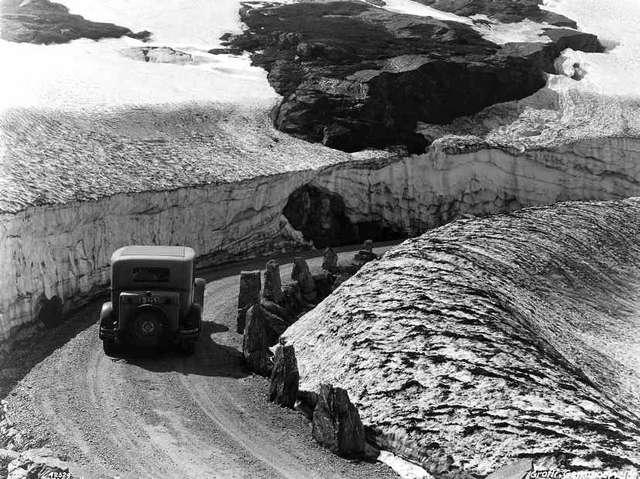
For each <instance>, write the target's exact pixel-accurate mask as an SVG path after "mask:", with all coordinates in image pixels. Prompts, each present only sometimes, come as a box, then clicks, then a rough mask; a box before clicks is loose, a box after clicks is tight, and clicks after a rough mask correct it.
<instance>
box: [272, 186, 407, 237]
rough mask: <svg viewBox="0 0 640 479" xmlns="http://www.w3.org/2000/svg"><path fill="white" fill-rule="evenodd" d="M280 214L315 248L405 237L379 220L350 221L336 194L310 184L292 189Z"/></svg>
mask: <svg viewBox="0 0 640 479" xmlns="http://www.w3.org/2000/svg"><path fill="white" fill-rule="evenodd" d="M283 214H284V216H285V217H286V218H287V220H289V223H291V225H292V226H293V227H294V228H295V229H297V230H298V231H300V232H301V233H302V234H303V235H304V237H305V239H307V240H310V241H312V242H313V244H314V246H315V247H316V248H324V247H326V246H340V245H348V244H355V243H362V242H363V241H364V240H366V239H371V240H374V241H383V240H392V239H399V238H404V237H406V233H405V232H404V231H402V230H401V229H400V228H398V227H395V226H394V225H391V224H388V223H386V222H383V221H381V220H369V221H364V222H356V223H354V222H352V221H351V219H350V218H349V216H348V215H347V211H346V207H345V203H344V200H343V198H342V197H341V196H340V195H338V194H336V193H333V192H331V191H329V190H326V189H324V188H318V187H316V186H312V185H304V186H302V187H300V188H298V189H297V190H296V191H294V192H293V193H292V194H291V196H289V200H288V201H287V204H286V205H285V207H284V210H283Z"/></svg>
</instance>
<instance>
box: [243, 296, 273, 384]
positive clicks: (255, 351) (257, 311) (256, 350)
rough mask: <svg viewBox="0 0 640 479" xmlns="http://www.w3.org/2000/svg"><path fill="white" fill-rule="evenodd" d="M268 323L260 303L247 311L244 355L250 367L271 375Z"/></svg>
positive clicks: (260, 372) (258, 372) (259, 372)
mask: <svg viewBox="0 0 640 479" xmlns="http://www.w3.org/2000/svg"><path fill="white" fill-rule="evenodd" d="M269 346H270V344H269V340H268V325H267V324H266V319H265V316H264V314H263V309H262V307H261V306H260V305H259V304H254V305H253V306H251V307H250V308H249V311H248V312H247V325H246V327H245V330H244V336H243V338H242V355H243V356H244V360H245V362H246V364H247V366H248V367H249V369H250V370H251V371H253V372H255V373H257V374H260V375H262V376H269V375H270V374H271V369H272V367H273V363H272V361H271V356H272V354H271V351H270V350H269Z"/></svg>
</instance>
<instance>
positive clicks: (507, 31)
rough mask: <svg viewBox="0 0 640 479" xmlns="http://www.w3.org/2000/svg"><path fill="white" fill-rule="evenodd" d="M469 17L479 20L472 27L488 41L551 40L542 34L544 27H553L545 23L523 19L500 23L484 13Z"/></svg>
mask: <svg viewBox="0 0 640 479" xmlns="http://www.w3.org/2000/svg"><path fill="white" fill-rule="evenodd" d="M471 18H473V19H474V20H476V22H477V21H478V20H480V22H477V23H475V24H474V26H473V28H474V30H476V31H477V32H478V33H480V35H482V36H483V37H484V38H485V39H487V40H489V41H490V42H494V43H497V44H500V45H502V44H505V43H511V42H544V43H548V42H550V41H551V39H550V38H549V37H547V36H546V35H545V34H544V28H553V26H552V25H548V24H546V23H538V22H533V21H531V20H529V19H525V20H523V21H521V22H515V23H502V22H496V21H494V20H491V19H489V17H487V16H486V15H473V16H472V17H471Z"/></svg>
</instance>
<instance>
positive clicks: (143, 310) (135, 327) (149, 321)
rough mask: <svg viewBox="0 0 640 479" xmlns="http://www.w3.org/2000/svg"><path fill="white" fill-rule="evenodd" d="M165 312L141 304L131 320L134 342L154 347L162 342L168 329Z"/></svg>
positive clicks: (144, 346) (141, 345)
mask: <svg viewBox="0 0 640 479" xmlns="http://www.w3.org/2000/svg"><path fill="white" fill-rule="evenodd" d="M165 325H166V318H165V315H164V313H163V312H162V311H161V310H160V309H158V308H154V307H152V306H141V307H139V308H138V309H137V310H136V315H135V318H134V319H133V321H132V322H131V326H130V330H129V333H130V335H131V336H132V338H131V339H132V340H133V343H134V344H135V345H137V346H140V347H143V348H154V347H157V346H159V345H160V344H161V342H162V340H163V337H164V335H165V330H166V327H165Z"/></svg>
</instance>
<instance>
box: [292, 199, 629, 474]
mask: <svg viewBox="0 0 640 479" xmlns="http://www.w3.org/2000/svg"><path fill="white" fill-rule="evenodd" d="M639 218H640V200H639V199H637V198H632V199H628V200H624V201H616V202H584V203H583V202H576V203H561V204H558V205H556V206H553V207H541V208H530V209H523V210H520V211H517V212H514V213H511V214H508V215H498V216H493V217H491V218H486V219H465V220H458V221H455V222H453V223H451V224H449V225H447V226H444V227H441V228H437V229H435V230H433V231H430V232H429V233H426V234H424V235H422V236H420V237H418V238H415V239H411V240H407V241H405V242H404V243H403V244H402V245H400V246H399V247H397V248H395V249H392V250H390V251H389V252H387V253H386V254H385V255H384V257H383V258H382V259H380V260H379V261H376V262H374V263H370V264H369V265H367V266H365V267H363V268H362V269H361V270H360V271H359V272H358V273H357V274H356V275H355V276H353V277H352V278H351V279H349V280H348V281H347V282H345V283H344V284H343V285H342V286H341V287H340V289H339V290H337V291H336V292H334V293H333V294H332V295H331V296H329V297H328V298H327V299H325V300H324V301H323V302H322V303H321V304H320V305H319V306H318V307H316V308H315V309H314V310H313V311H312V312H310V313H308V314H306V315H305V316H303V317H302V318H301V319H300V320H298V321H297V322H296V323H295V324H294V325H292V326H291V327H290V328H289V329H288V330H287V332H286V333H285V334H284V339H285V340H286V341H287V344H292V345H293V346H294V347H295V349H296V356H297V359H298V367H299V371H300V389H301V390H303V391H313V392H318V391H320V390H321V387H322V386H321V385H322V384H324V383H330V384H333V385H334V386H336V387H342V388H344V389H345V390H346V391H348V393H349V396H350V397H351V398H353V400H354V404H355V405H356V407H357V408H358V410H359V412H360V415H361V418H362V421H363V422H364V424H365V426H366V427H367V428H368V430H369V432H370V433H371V434H370V436H371V438H372V439H374V440H375V442H376V445H377V446H378V447H380V448H381V449H385V450H390V451H391V452H394V453H396V454H398V455H401V456H404V457H405V458H408V459H411V460H413V461H416V462H419V463H421V464H422V465H423V467H425V469H427V471H429V472H430V473H433V474H437V475H438V477H459V476H458V475H459V474H471V475H474V476H478V475H480V476H484V475H486V474H489V473H491V472H492V471H495V470H496V469H499V468H501V467H503V466H507V465H508V464H511V463H513V462H514V461H517V460H518V459H521V458H523V459H525V458H530V459H532V460H533V462H534V466H536V467H538V466H540V465H541V464H553V465H554V467H555V468H559V469H563V470H565V471H568V470H579V469H587V470H588V469H592V470H603V469H605V468H614V469H616V468H621V467H625V466H635V467H638V466H640V455H639V454H638V451H640V407H639V406H638V405H639V404H640V373H639V371H640V363H639V359H638V355H637V354H636V352H637V351H638V348H639V347H640V339H639V338H640V334H638V332H639V331H640V322H639V321H638V314H637V311H638V308H639V307H640V302H639V301H638V297H639V296H638V293H639V291H640V243H639V242H638V238H639V237H640V220H639ZM447 458H449V459H447ZM549 461H550V462H549Z"/></svg>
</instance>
